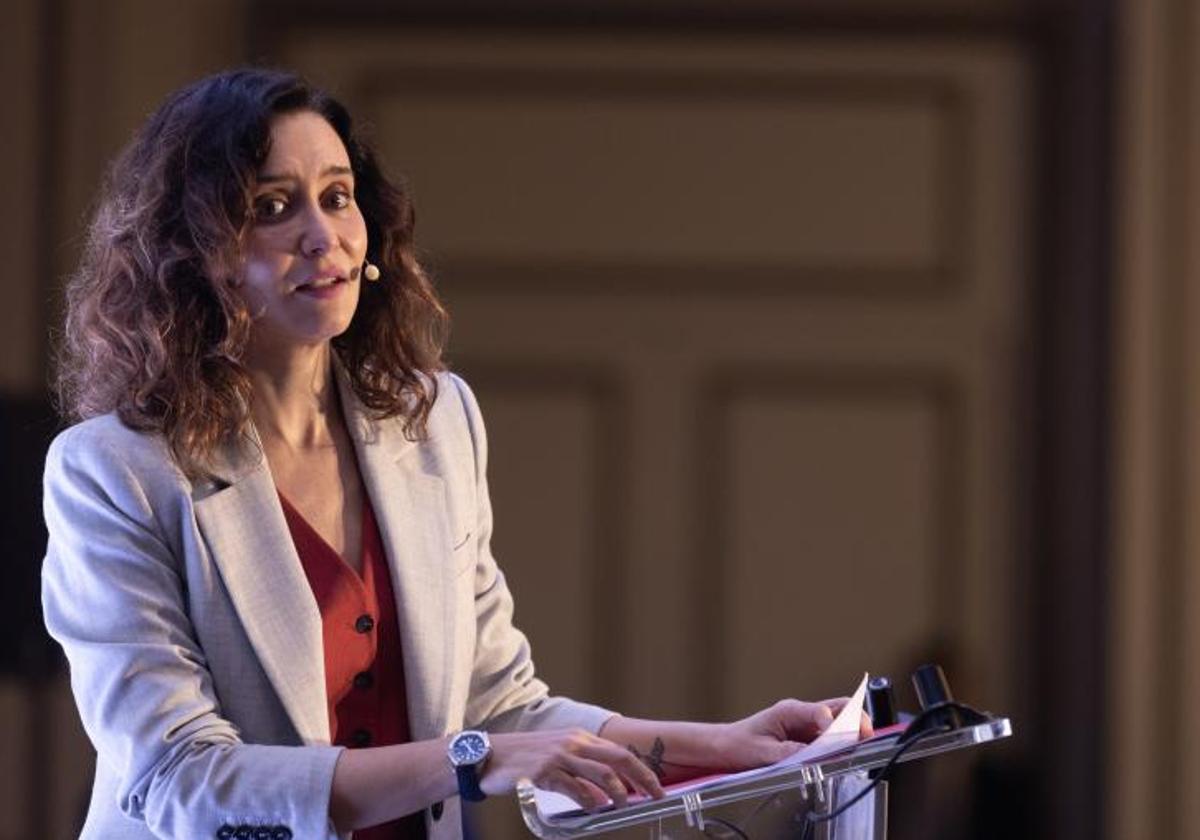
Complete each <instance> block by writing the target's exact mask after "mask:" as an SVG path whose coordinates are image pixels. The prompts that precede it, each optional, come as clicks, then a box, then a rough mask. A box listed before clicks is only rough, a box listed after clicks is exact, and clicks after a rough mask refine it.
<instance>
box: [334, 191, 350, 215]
mask: <svg viewBox="0 0 1200 840" xmlns="http://www.w3.org/2000/svg"><path fill="white" fill-rule="evenodd" d="M352 201H353V199H352V198H351V197H350V193H348V192H344V191H342V190H337V191H336V192H332V193H330V194H329V206H330V207H332V208H333V209H335V210H344V209H345V208H347V207H349V206H350V204H351V202H352Z"/></svg>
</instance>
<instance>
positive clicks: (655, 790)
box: [612, 747, 663, 799]
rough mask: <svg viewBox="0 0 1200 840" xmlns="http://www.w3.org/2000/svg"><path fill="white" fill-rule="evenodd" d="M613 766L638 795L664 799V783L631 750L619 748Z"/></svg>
mask: <svg viewBox="0 0 1200 840" xmlns="http://www.w3.org/2000/svg"><path fill="white" fill-rule="evenodd" d="M612 765H613V767H614V768H616V770H617V772H618V773H620V774H621V776H622V777H623V778H624V779H625V780H626V781H627V782H628V783H629V786H630V787H631V788H633V789H634V790H636V791H637V792H638V793H641V794H644V795H646V796H649V797H650V798H651V799H661V798H662V796H663V789H662V782H661V781H660V780H659V778H658V776H656V775H655V774H654V771H653V770H651V769H650V768H649V767H647V766H646V765H645V764H644V763H643V762H642V760H641V759H640V758H638V757H637V756H636V755H634V754H633V753H632V752H630V751H629V750H626V749H621V748H620V747H617V748H616V755H615V756H614V757H613V760H612Z"/></svg>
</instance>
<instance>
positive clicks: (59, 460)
mask: <svg viewBox="0 0 1200 840" xmlns="http://www.w3.org/2000/svg"><path fill="white" fill-rule="evenodd" d="M86 426H88V424H86V423H85V424H83V425H82V426H76V427H75V428H73V429H69V430H67V431H66V432H64V433H63V434H61V435H60V436H59V437H58V438H57V439H56V440H55V442H54V444H53V445H52V446H51V449H50V451H49V454H48V456H47V462H46V472H45V496H44V505H45V516H46V524H47V528H48V531H49V543H48V546H47V551H46V558H45V561H44V563H43V567H42V600H43V609H44V612H45V620H46V626H47V629H48V630H49V632H50V634H51V635H52V636H53V637H54V638H55V639H56V640H57V641H58V642H59V643H60V644H61V645H62V647H63V650H64V651H65V653H66V656H67V660H68V663H69V665H70V670H71V687H72V691H73V692H74V695H75V702H76V704H77V705H78V707H79V712H80V716H81V717H82V719H83V725H84V728H85V729H86V731H87V733H88V736H89V737H90V739H91V741H92V743H93V744H94V745H95V747H96V750H97V753H98V761H99V762H102V763H104V764H106V765H108V768H106V769H108V770H109V771H111V772H113V773H114V774H115V775H116V776H117V777H119V778H120V780H121V781H120V784H119V786H118V790H117V797H118V803H117V804H118V806H119V808H120V810H121V811H122V812H123V813H124V814H126V815H127V816H128V817H130V818H132V819H135V820H140V821H143V822H144V823H145V824H146V826H147V827H148V828H149V829H150V830H151V831H152V832H153V833H154V834H155V835H156V836H159V837H204V838H216V837H226V836H229V837H232V836H241V834H239V833H238V829H239V828H240V827H242V826H248V827H250V828H251V829H252V831H254V832H255V833H253V836H256V837H257V836H259V834H260V833H262V831H261V829H262V828H263V827H266V828H267V829H268V832H267V833H266V834H263V836H270V837H280V838H287V837H293V836H294V837H297V838H299V837H304V838H329V839H330V840H332V838H336V837H337V836H338V835H337V833H336V832H335V830H334V828H333V825H332V823H331V821H330V819H329V794H330V790H331V787H332V781H333V771H334V765H335V764H336V762H337V759H338V755H339V753H340V748H336V747H322V746H272V745H258V744H245V743H243V742H242V740H241V738H240V736H239V733H238V731H237V729H236V727H235V726H234V725H233V724H231V723H230V722H229V721H228V720H226V719H224V718H223V717H222V715H221V709H220V704H219V703H218V701H217V698H216V695H215V693H214V690H213V683H212V677H211V675H210V674H209V671H208V669H207V666H206V662H205V654H204V651H203V650H202V649H201V647H200V646H199V644H198V643H197V641H196V637H195V633H194V631H193V628H192V625H191V622H190V621H189V618H188V612H187V608H186V598H185V583H184V581H185V577H184V575H183V573H182V570H181V569H180V568H179V561H178V559H177V556H176V554H175V553H174V552H172V550H171V549H170V548H169V539H168V537H167V534H168V532H169V529H167V528H164V527H162V522H161V521H160V520H162V519H169V517H170V515H171V514H170V513H164V512H163V510H161V509H156V505H155V502H154V501H152V500H153V499H155V496H154V495H153V492H155V491H156V492H159V493H162V492H165V490H164V488H163V487H154V488H150V489H148V488H147V486H145V483H146V482H145V481H144V480H143V479H146V477H147V476H150V479H147V480H152V481H156V482H158V484H160V485H167V484H169V483H174V484H175V491H176V492H177V493H178V494H181V496H180V497H181V498H185V499H186V498H188V497H187V495H186V484H185V483H184V480H183V479H182V477H181V476H179V475H178V473H174V476H173V478H171V479H170V481H168V480H167V479H165V478H164V477H165V476H166V475H167V474H168V471H167V470H166V469H165V468H164V467H163V466H162V465H161V464H160V465H159V466H158V467H157V469H150V470H148V469H143V467H144V466H145V465H144V464H141V463H139V464H138V465H137V466H138V469H136V470H135V469H134V467H133V466H131V463H132V462H136V461H138V458H139V453H138V452H137V451H136V449H137V448H136V447H129V446H121V445H119V443H118V442H114V441H113V440H110V439H107V438H106V436H105V435H104V434H98V433H95V432H94V431H89V430H87V429H86V428H84V427H86ZM143 448H144V447H143ZM131 450H133V451H131ZM142 455H143V456H144V452H143V453H142ZM142 460H143V461H144V460H146V459H145V457H142ZM180 504H182V503H180Z"/></svg>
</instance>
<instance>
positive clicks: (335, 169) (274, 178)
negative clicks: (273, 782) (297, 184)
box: [256, 164, 354, 184]
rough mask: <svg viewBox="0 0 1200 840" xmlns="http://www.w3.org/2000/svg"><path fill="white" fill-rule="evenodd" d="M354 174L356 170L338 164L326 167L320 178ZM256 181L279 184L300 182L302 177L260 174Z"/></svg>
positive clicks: (285, 173)
mask: <svg viewBox="0 0 1200 840" xmlns="http://www.w3.org/2000/svg"><path fill="white" fill-rule="evenodd" d="M353 174H354V170H353V169H351V168H350V167H349V166H341V165H338V164H334V165H331V166H326V167H325V168H324V169H322V170H321V174H320V175H319V176H318V177H320V178H328V177H330V176H333V175H353ZM256 180H257V181H258V183H260V184H277V183H279V182H280V181H299V180H300V176H299V175H293V174H292V173H290V172H281V173H278V174H274V173H269V172H263V173H262V174H260V175H259V176H258V178H257V179H256Z"/></svg>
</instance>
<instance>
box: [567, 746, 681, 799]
mask: <svg viewBox="0 0 1200 840" xmlns="http://www.w3.org/2000/svg"><path fill="white" fill-rule="evenodd" d="M576 754H577V755H579V756H580V757H582V758H588V759H591V760H593V761H597V762H600V763H601V764H606V765H608V766H609V767H612V768H613V769H615V770H616V771H617V773H618V774H619V775H620V776H621V778H622V780H623V781H624V782H625V783H627V784H628V786H629V788H631V789H632V790H635V791H637V792H638V793H641V794H644V795H646V796H649V797H651V798H653V799H659V798H661V797H662V796H663V789H662V783H661V782H660V781H659V779H658V777H657V776H656V775H654V771H653V770H651V769H650V768H649V767H647V766H646V765H645V764H643V763H642V761H641V759H639V758H638V757H637V756H636V755H634V754H633V753H632V752H630V751H629V750H627V749H625V748H623V747H620V746H618V745H617V744H614V743H613V742H612V741H606V740H604V739H603V738H596V739H595V740H594V741H590V742H588V743H587V744H586V745H584V746H583V747H582V748H581V749H579V750H578V751H577V753H576Z"/></svg>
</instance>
